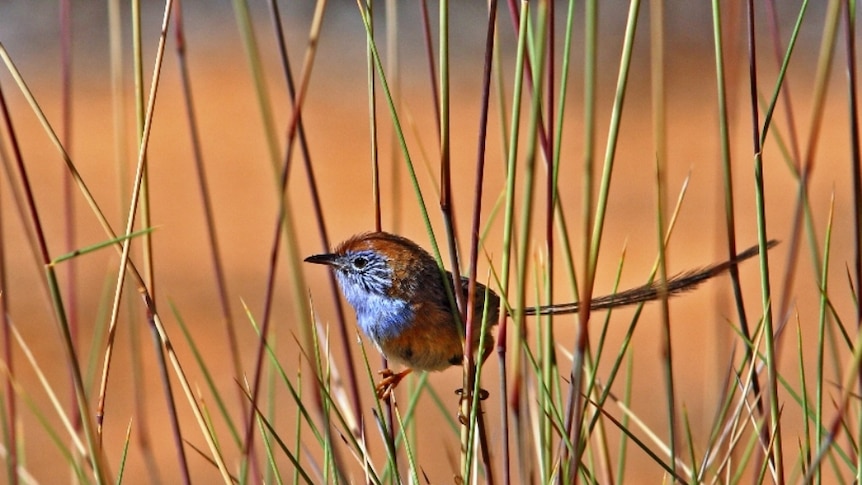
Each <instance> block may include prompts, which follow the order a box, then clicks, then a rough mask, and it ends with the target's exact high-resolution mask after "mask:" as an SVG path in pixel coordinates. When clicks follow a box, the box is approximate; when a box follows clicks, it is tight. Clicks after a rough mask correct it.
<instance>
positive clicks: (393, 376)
mask: <svg viewBox="0 0 862 485" xmlns="http://www.w3.org/2000/svg"><path fill="white" fill-rule="evenodd" d="M411 372H413V369H404V370H403V371H401V372H392V369H381V370H380V371H378V372H377V373H378V374H380V376H381V377H383V378H382V379H381V380H380V384H377V387H376V388H375V390H376V391H377V399H381V400H383V401H385V400H387V399H389V396H391V395H392V391H394V390H395V388H396V387H397V386H398V383H399V382H401V379H404V377H405V376H406V375H407V374H409V373H411Z"/></svg>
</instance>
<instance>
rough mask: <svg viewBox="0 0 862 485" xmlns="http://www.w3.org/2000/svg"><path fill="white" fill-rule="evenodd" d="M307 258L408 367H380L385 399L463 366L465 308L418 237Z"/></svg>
mask: <svg viewBox="0 0 862 485" xmlns="http://www.w3.org/2000/svg"><path fill="white" fill-rule="evenodd" d="M775 244H777V241H774V240H771V241H769V242H768V243H767V248H771V247H772V246H774V245H775ZM757 253H758V247H757V246H754V247H751V248H749V249H747V250H745V251H743V252H742V253H740V254H738V255H737V256H736V258H733V259H731V260H728V261H725V262H722V263H718V264H714V265H711V266H707V267H704V268H700V269H695V270H691V271H686V272H683V273H680V274H677V275H675V276H673V277H671V278H669V279H668V280H667V287H666V291H667V294H668V295H669V296H671V295H677V294H679V293H682V292H685V291H688V290H692V289H694V288H695V287H697V286H698V285H699V284H700V283H702V282H704V281H706V280H708V279H710V278H712V277H714V276H716V275H719V274H721V273H723V272H724V271H727V270H728V269H729V268H730V267H731V266H733V265H735V264H738V263H740V262H742V261H744V260H746V259H749V258H751V257H753V256H755V255H757ZM305 261H306V262H308V263H315V264H324V265H328V266H330V267H332V269H333V270H334V271H335V276H336V278H337V279H338V284H339V286H340V287H341V292H342V293H343V294H344V298H345V299H346V300H347V302H348V303H350V305H351V306H353V309H354V310H355V311H356V320H357V322H358V324H359V327H360V328H362V331H363V332H365V335H367V336H368V337H369V338H370V339H371V340H372V341H373V342H374V344H375V345H376V346H377V348H378V350H379V351H380V352H381V353H382V354H383V355H384V356H386V358H387V359H389V360H391V361H394V362H398V363H400V364H403V365H404V366H406V369H405V370H404V371H402V372H399V373H393V372H392V371H391V370H388V369H385V370H383V371H381V372H380V373H381V374H382V375H383V380H382V382H381V383H380V385H378V386H377V389H376V391H377V396H378V397H379V398H381V399H385V398H387V397H388V396H389V395H390V393H391V392H392V390H393V389H394V388H395V386H397V385H398V383H399V382H400V381H401V379H403V378H404V376H406V375H407V374H409V373H410V372H412V371H413V370H414V369H415V370H423V371H440V370H443V369H445V368H447V367H450V366H453V365H461V363H462V360H463V357H464V344H463V342H462V337H461V332H460V331H459V326H458V322H457V320H456V318H455V314H456V313H457V311H458V310H457V308H453V307H452V306H451V305H450V303H449V298H448V297H447V294H446V286H445V285H444V282H443V277H442V275H441V272H440V269H439V268H438V266H437V262H436V260H435V259H434V258H433V257H432V256H431V255H430V254H428V252H427V251H425V250H424V249H422V248H421V247H420V246H419V245H418V244H416V243H415V242H413V241H411V240H409V239H407V238H405V237H401V236H397V235H395V234H390V233H387V232H369V233H364V234H358V235H356V236H353V237H351V238H350V239H348V240H346V241H344V242H343V243H341V244H340V245H339V246H338V248H336V250H335V252H333V253H327V254H317V255H314V256H309V257H308V258H305ZM446 275H447V278H449V283H450V285H454V279H453V276H452V273H451V272H449V271H447V272H446ZM467 285H468V279H467V278H466V277H464V276H462V277H461V279H460V285H459V287H457V288H456V287H454V286H450V287H451V288H452V289H453V291H455V290H460V291H463V292H466V291H467ZM661 291H662V286H661V284H660V283H659V282H653V283H648V284H646V285H643V286H639V287H636V288H632V289H629V290H625V291H622V292H620V293H614V294H611V295H606V296H602V297H599V298H594V299H592V300H591V301H590V308H591V309H592V310H603V309H608V308H613V307H619V306H625V305H633V304H637V303H643V302H647V301H651V300H655V299H657V298H659V296H660V294H661ZM486 295H487V296H488V298H489V301H488V315H487V319H488V322H489V325H496V324H497V317H498V316H499V309H500V297H499V296H498V295H497V294H496V293H494V292H493V291H492V290H488V289H487V288H486V286H485V285H483V284H481V283H478V282H477V283H476V296H475V298H474V301H475V303H474V308H473V312H474V317H473V323H474V325H475V327H474V330H475V331H474V332H472V336H473V348H474V349H477V348H478V346H479V338H480V335H479V333H480V330H479V326H480V325H481V321H482V314H483V311H484V307H485V296H486ZM579 308H580V305H579V304H578V303H577V302H574V303H563V304H553V305H544V306H537V307H530V308H525V309H524V311H523V313H524V314H525V315H552V314H553V315H558V314H567V313H576V312H577V311H578V309H579ZM493 345H494V338H493V336H492V335H487V336H486V337H485V345H484V347H483V348H482V349H481V353H480V358H479V359H478V361H479V362H480V363H481V362H484V360H485V359H486V358H487V357H488V355H489V354H490V353H491V350H492V348H493Z"/></svg>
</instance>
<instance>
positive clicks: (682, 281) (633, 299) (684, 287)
mask: <svg viewBox="0 0 862 485" xmlns="http://www.w3.org/2000/svg"><path fill="white" fill-rule="evenodd" d="M776 244H778V241H777V240H775V239H770V240H769V241H767V243H766V249H767V250H768V249H771V248H772V247H774V246H775V245H776ZM759 252H760V249H759V246H752V247H750V248H748V249H746V250H745V251H743V252H741V253H739V254H737V255H736V257H735V258H733V259H730V260H728V261H723V262H721V263H716V264H713V265H710V266H707V267H705V268H696V269H693V270H689V271H684V272H682V273H679V274H676V275H674V276H672V277H670V278H668V280H667V286H666V291H667V295H668V296H675V295H679V294H680V293H685V292H687V291H691V290H693V289H695V288H697V287H698V285H700V284H701V283H703V282H704V281H706V280H708V279H710V278H712V277H714V276H718V275H720V274H721V273H724V272H725V271H727V270H728V269H730V268H731V267H733V266H735V265H737V264H739V263H741V262H743V261H745V260H747V259H751V258H753V257H754V256H757V254H758V253H759ZM662 286H663V285H662V284H661V282H658V281H653V282H651V283H647V284H645V285H643V286H638V287H637V288H632V289H629V290H625V291H622V292H619V293H614V294H612V295H605V296H600V297H598V298H594V299H592V300H590V309H591V310H607V309H609V308H616V307H621V306H627V305H635V304H638V303H644V302H647V301H652V300H657V299H658V298H659V297H660V295H661V293H662V291H664V290H665V288H662ZM580 308H581V304H580V303H579V302H574V303H559V304H555V305H545V306H538V307H530V308H525V309H524V315H564V314H568V313H577V312H578V310H579V309H580Z"/></svg>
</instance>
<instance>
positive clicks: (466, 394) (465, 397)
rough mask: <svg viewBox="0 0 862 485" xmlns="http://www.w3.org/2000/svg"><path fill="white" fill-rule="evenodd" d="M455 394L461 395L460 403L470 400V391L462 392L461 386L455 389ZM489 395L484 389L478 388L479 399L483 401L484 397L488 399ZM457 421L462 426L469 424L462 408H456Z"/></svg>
mask: <svg viewBox="0 0 862 485" xmlns="http://www.w3.org/2000/svg"><path fill="white" fill-rule="evenodd" d="M455 394H457V395H459V396H461V402H462V403H463V402H464V401H465V400H471V401H472V399H471V395H470V393H469V392H464V389H463V388H459V389H456V390H455ZM489 395H490V394H488V391H486V390H484V389H479V393H478V397H479V400H480V401H484V400H485V399H488V396H489ZM480 409H481V408H480ZM458 422H460V423H461V424H462V425H464V426H467V425H468V424H470V421H469V419H467V416H464V414H463V413H462V408H459V409H458Z"/></svg>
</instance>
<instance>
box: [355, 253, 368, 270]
mask: <svg viewBox="0 0 862 485" xmlns="http://www.w3.org/2000/svg"><path fill="white" fill-rule="evenodd" d="M367 264H368V260H367V259H365V258H363V257H362V256H359V257H357V258H355V259H354V260H353V267H354V268H356V269H362V268H364V267H365V266H366V265H367Z"/></svg>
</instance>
